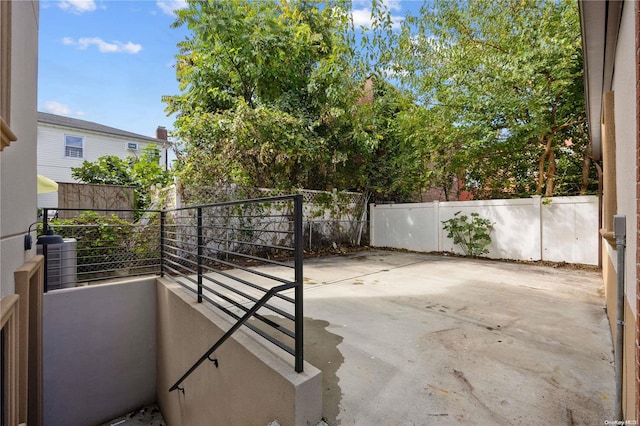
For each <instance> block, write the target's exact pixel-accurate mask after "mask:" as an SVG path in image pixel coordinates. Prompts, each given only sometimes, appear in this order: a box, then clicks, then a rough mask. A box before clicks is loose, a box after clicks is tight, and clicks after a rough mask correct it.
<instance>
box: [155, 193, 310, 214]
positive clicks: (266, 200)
mask: <svg viewBox="0 0 640 426" xmlns="http://www.w3.org/2000/svg"><path fill="white" fill-rule="evenodd" d="M298 197H302V195H300V194H292V195H280V196H276V197H265V198H251V199H249V200H236V201H223V202H221V203H209V204H198V205H193V206H185V207H178V208H175V209H167V210H163V211H164V212H175V211H180V210H193V209H198V208H206V207H223V206H235V205H238V204H258V203H271V202H275V201H289V200H294V199H296V198H298Z"/></svg>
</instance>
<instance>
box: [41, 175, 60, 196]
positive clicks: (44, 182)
mask: <svg viewBox="0 0 640 426" xmlns="http://www.w3.org/2000/svg"><path fill="white" fill-rule="evenodd" d="M47 192H58V184H57V183H56V182H55V181H52V180H51V179H49V178H48V177H45V176H42V175H38V194H46V193H47Z"/></svg>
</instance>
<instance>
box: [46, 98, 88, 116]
mask: <svg viewBox="0 0 640 426" xmlns="http://www.w3.org/2000/svg"><path fill="white" fill-rule="evenodd" d="M42 110H43V111H44V112H48V113H51V114H56V115H79V116H82V115H84V112H82V111H76V112H73V111H72V110H71V108H69V107H68V106H67V105H64V104H61V103H60V102H56V101H47V102H45V103H44V105H43V106H42Z"/></svg>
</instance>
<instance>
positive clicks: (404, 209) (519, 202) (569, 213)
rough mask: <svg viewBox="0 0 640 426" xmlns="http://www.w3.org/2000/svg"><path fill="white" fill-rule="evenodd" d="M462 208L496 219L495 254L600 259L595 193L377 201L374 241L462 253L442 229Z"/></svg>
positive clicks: (379, 244) (564, 259) (382, 244)
mask: <svg viewBox="0 0 640 426" xmlns="http://www.w3.org/2000/svg"><path fill="white" fill-rule="evenodd" d="M458 211H460V212H462V214H465V215H467V216H469V215H470V214H471V213H473V212H476V213H478V214H479V215H480V216H481V217H483V218H486V219H489V220H490V221H491V222H493V223H494V230H493V233H492V234H491V238H492V242H491V245H490V246H489V247H488V248H489V253H488V254H487V256H488V257H490V258H495V259H515V260H549V261H555V262H568V263H582V264H588V265H597V264H598V238H599V235H598V198H597V197H595V196H583V197H555V198H546V199H541V198H540V197H532V198H524V199H516V200H478V201H450V202H437V201H436V202H433V203H411V204H383V205H372V206H371V216H370V217H371V245H372V246H374V247H393V248H403V249H408V250H415V251H427V252H428V251H452V252H455V253H461V250H460V248H459V247H454V245H453V241H452V240H451V239H449V238H447V233H446V231H444V230H443V229H442V222H443V221H446V220H448V219H450V218H451V217H453V215H454V214H455V213H456V212H458Z"/></svg>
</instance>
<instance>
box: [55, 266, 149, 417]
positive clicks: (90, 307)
mask: <svg viewBox="0 0 640 426" xmlns="http://www.w3.org/2000/svg"><path fill="white" fill-rule="evenodd" d="M43 322H44V333H43V334H44V424H46V425H47V426H56V425H60V426H63V425H64V426H68V425H95V424H100V423H102V422H105V421H108V420H109V419H112V418H114V417H117V416H119V415H121V414H123V413H126V412H128V411H130V410H134V409H135V408H138V407H140V406H142V405H144V404H149V403H152V402H154V401H155V400H156V350H157V347H156V278H155V277H151V278H141V279H136V280H129V281H126V282H121V283H117V284H104V285H99V286H88V287H76V288H71V289H64V290H56V291H51V292H49V293H46V294H45V295H44V308H43Z"/></svg>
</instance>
